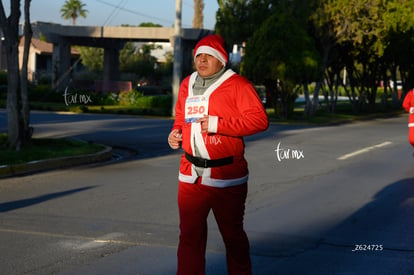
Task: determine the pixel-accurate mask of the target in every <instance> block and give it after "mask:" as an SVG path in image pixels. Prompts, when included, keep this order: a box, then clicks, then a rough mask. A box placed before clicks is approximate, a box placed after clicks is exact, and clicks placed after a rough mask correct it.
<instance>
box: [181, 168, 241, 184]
mask: <svg viewBox="0 0 414 275" xmlns="http://www.w3.org/2000/svg"><path fill="white" fill-rule="evenodd" d="M206 170H210V169H206ZM248 179H249V175H246V176H244V177H241V178H237V179H226V180H223V179H212V178H210V177H205V176H204V174H203V176H202V179H201V184H203V185H207V186H211V187H218V188H225V187H231V186H236V185H240V184H243V183H246V182H247V181H248ZM178 180H179V181H182V182H186V183H194V182H195V181H196V180H197V176H188V175H184V174H182V173H179V175H178Z"/></svg>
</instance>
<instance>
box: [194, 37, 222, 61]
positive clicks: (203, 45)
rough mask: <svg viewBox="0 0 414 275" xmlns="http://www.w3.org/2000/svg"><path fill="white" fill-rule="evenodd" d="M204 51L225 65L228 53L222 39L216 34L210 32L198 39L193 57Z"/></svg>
mask: <svg viewBox="0 0 414 275" xmlns="http://www.w3.org/2000/svg"><path fill="white" fill-rule="evenodd" d="M201 53H206V54H209V55H212V56H214V57H215V58H217V59H218V60H220V61H221V63H223V65H226V63H227V61H228V54H227V52H226V50H225V48H224V40H223V38H222V37H221V36H220V35H218V34H210V35H207V36H205V37H204V38H202V39H201V40H200V41H198V43H197V45H196V46H195V49H194V59H195V57H196V56H197V55H199V54H201Z"/></svg>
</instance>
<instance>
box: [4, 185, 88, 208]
mask: <svg viewBox="0 0 414 275" xmlns="http://www.w3.org/2000/svg"><path fill="white" fill-rule="evenodd" d="M95 187H96V186H88V187H83V188H76V189H72V190H67V191H63V192H56V193H51V194H46V195H42V196H38V197H34V198H28V199H23V200H17V201H11V202H5V203H0V213H2V212H8V211H12V210H15V209H19V208H24V207H28V206H31V205H34V204H38V203H42V202H45V201H49V200H53V199H57V198H60V197H64V196H69V195H72V194H74V193H78V192H82V191H86V190H89V189H92V188H95Z"/></svg>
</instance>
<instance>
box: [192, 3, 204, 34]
mask: <svg viewBox="0 0 414 275" xmlns="http://www.w3.org/2000/svg"><path fill="white" fill-rule="evenodd" d="M203 10H204V1H203V0H194V17H193V28H194V29H202V28H203V21H204V15H203Z"/></svg>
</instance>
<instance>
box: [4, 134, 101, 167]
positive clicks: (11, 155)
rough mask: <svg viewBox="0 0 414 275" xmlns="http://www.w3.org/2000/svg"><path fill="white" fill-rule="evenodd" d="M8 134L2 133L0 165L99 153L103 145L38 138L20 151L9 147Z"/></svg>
mask: <svg viewBox="0 0 414 275" xmlns="http://www.w3.org/2000/svg"><path fill="white" fill-rule="evenodd" d="M6 142H7V136H6V135H5V134H0V165H13V164H21V163H26V162H30V161H36V160H44V159H53V158H59V157H68V156H77V155H85V154H92V153H97V152H99V151H101V150H102V149H103V147H102V145H99V144H89V143H85V142H82V141H76V140H69V139H51V138H45V139H37V138H34V139H32V140H31V144H30V145H28V146H25V147H23V148H22V149H21V150H20V151H15V150H11V149H9V148H7V146H6Z"/></svg>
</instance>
